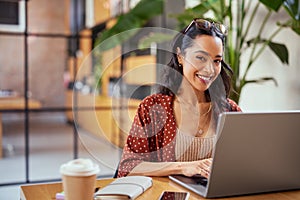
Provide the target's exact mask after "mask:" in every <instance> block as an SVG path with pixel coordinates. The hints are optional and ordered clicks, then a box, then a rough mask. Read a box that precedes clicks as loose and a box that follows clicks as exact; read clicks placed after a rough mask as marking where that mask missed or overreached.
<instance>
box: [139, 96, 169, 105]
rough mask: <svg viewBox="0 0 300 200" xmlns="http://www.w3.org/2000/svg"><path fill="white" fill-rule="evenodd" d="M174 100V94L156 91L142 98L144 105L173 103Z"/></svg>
mask: <svg viewBox="0 0 300 200" xmlns="http://www.w3.org/2000/svg"><path fill="white" fill-rule="evenodd" d="M172 100H173V96H170V95H166V94H160V93H156V94H151V95H149V96H147V97H145V98H144V99H143V100H142V102H141V104H143V105H154V104H171V102H172Z"/></svg>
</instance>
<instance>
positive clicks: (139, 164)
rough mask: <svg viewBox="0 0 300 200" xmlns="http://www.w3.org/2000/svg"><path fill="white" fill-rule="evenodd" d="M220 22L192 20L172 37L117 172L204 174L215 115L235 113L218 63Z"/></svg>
mask: <svg viewBox="0 0 300 200" xmlns="http://www.w3.org/2000/svg"><path fill="white" fill-rule="evenodd" d="M225 36H226V30H225V29H224V26H223V25H221V24H219V23H216V22H212V21H208V20H204V19H194V20H193V21H192V22H191V23H190V25H188V26H187V27H186V28H185V29H183V30H182V31H181V32H180V33H178V34H177V35H176V36H175V38H174V43H173V47H172V52H171V54H172V57H171V60H170V62H169V63H168V65H167V66H166V67H164V74H162V75H163V82H162V83H159V84H160V90H159V92H158V94H153V95H151V96H148V97H146V98H145V99H144V100H143V101H142V102H141V104H140V106H139V108H138V110H137V113H136V116H135V118H134V122H133V124H132V127H131V130H130V133H129V135H128V138H127V142H126V145H125V147H124V149H123V155H122V158H121V162H120V165H119V169H118V176H119V177H121V176H127V175H146V176H167V175H171V174H183V175H186V176H193V175H198V174H200V175H202V176H204V177H208V176H209V174H210V165H211V160H212V157H211V155H212V150H213V145H214V142H215V138H216V130H215V129H216V122H217V116H218V115H219V114H220V113H222V112H225V111H240V108H239V106H238V105H237V104H236V103H235V102H233V101H232V100H230V99H228V96H229V93H230V88H231V87H230V86H231V85H230V83H231V76H230V75H231V74H232V71H231V69H230V67H229V66H228V65H227V64H226V63H225V62H224V61H223V55H224V40H225Z"/></svg>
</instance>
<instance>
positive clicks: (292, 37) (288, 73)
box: [239, 4, 300, 111]
mask: <svg viewBox="0 0 300 200" xmlns="http://www.w3.org/2000/svg"><path fill="white" fill-rule="evenodd" d="M253 5H254V4H253ZM260 8H261V9H260V11H259V14H258V15H257V16H256V18H255V20H256V22H257V23H259V24H260V22H261V20H262V17H264V15H265V13H266V9H265V8H264V7H263V6H261V7H260ZM285 19H287V14H286V12H285V10H283V9H281V10H280V11H279V13H278V14H276V15H273V16H272V17H271V19H270V21H269V23H268V25H267V26H266V27H265V34H266V36H269V35H270V34H272V33H273V32H274V30H275V29H277V27H276V26H274V24H275V22H276V21H279V20H280V21H285ZM256 28H257V29H258V28H259V27H258V26H257V27H256ZM252 34H253V33H252ZM253 35H254V34H253ZM273 41H274V42H278V43H282V44H285V45H286V46H287V48H288V50H289V65H283V64H282V63H281V61H280V60H279V58H277V56H276V55H275V54H274V53H273V52H272V51H271V50H270V49H269V48H267V49H266V50H265V51H264V52H263V54H262V55H261V56H260V57H259V58H258V60H256V62H255V63H254V64H253V66H252V68H251V69H250V72H249V76H248V78H249V79H252V78H255V77H256V78H259V77H265V76H271V77H274V78H275V79H276V80H277V82H278V86H277V87H276V86H275V85H274V83H273V82H271V81H270V82H265V83H263V84H249V85H246V86H245V88H244V89H243V91H242V93H241V99H240V102H239V104H240V106H241V107H242V109H243V110H244V111H265V110H266V111H272V110H294V109H297V110H300V79H299V78H300V77H299V75H300V66H299V63H300V46H299V45H300V36H299V35H297V34H296V33H294V32H293V31H291V30H290V29H284V30H282V31H281V32H280V33H279V34H278V35H277V36H276V37H275V38H274V40H273ZM248 56H249V53H248V55H244V57H243V58H242V61H243V60H244V59H247V57H248ZM244 64H245V63H244ZM244 67H245V66H244Z"/></svg>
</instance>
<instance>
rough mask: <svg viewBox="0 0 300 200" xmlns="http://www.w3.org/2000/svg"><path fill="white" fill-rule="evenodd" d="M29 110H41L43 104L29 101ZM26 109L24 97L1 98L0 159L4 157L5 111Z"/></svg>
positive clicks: (32, 100)
mask: <svg viewBox="0 0 300 200" xmlns="http://www.w3.org/2000/svg"><path fill="white" fill-rule="evenodd" d="M28 108H30V109H39V108H41V103H40V102H39V101H37V100H34V99H29V100H28ZM24 109H25V99H24V97H19V96H14V97H0V158H2V156H3V152H2V115H1V111H3V110H24Z"/></svg>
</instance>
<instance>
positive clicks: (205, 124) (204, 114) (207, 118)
mask: <svg viewBox="0 0 300 200" xmlns="http://www.w3.org/2000/svg"><path fill="white" fill-rule="evenodd" d="M211 108H212V104H210V105H209V108H208V110H207V112H206V113H203V114H202V116H206V115H208V114H209V113H210V111H211ZM209 118H210V117H209V116H207V117H206V120H205V121H204V122H203V123H201V124H204V126H203V127H202V128H201V127H199V129H198V132H197V134H196V137H197V136H200V135H203V134H204V133H205V131H204V130H205V129H206V128H207V125H208V126H209V124H208V122H209ZM199 123H200V122H199Z"/></svg>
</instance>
